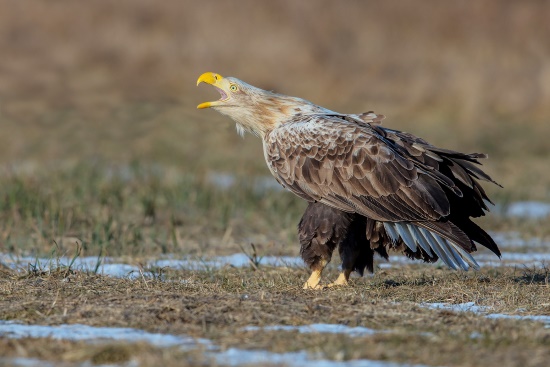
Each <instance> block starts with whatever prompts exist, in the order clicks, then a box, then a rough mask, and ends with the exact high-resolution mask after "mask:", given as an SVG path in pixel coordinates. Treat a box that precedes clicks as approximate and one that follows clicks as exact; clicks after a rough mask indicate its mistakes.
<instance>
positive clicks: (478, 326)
mask: <svg viewBox="0 0 550 367" xmlns="http://www.w3.org/2000/svg"><path fill="white" fill-rule="evenodd" d="M63 274H64V273H57V274H55V273H54V274H50V275H48V276H37V275H33V276H27V277H23V278H21V277H19V276H17V275H16V274H14V273H11V272H4V273H3V274H2V275H1V278H0V294H1V296H2V297H1V298H0V319H3V320H11V319H15V320H19V321H21V322H26V323H32V324H47V325H55V324H59V323H69V324H71V323H84V324H87V325H96V326H122V327H135V328H140V329H145V330H147V331H150V332H160V333H170V334H180V333H184V334H188V335H192V336H195V337H203V338H209V339H212V340H213V342H214V343H215V344H217V345H220V346H221V347H222V349H224V348H228V347H238V348H246V349H250V348H251V349H266V350H269V351H274V352H285V351H296V350H302V349H304V350H307V351H310V352H315V353H321V355H322V356H324V357H325V358H329V359H342V358H343V359H357V358H370V359H382V360H391V361H400V362H407V363H422V364H427V365H448V366H484V365H487V364H495V363H496V364H499V365H503V366H513V365H519V364H521V365H526V366H542V365H544V361H545V360H547V358H548V357H550V354H549V351H550V349H549V348H548V346H549V343H550V331H549V330H548V329H544V327H543V326H541V325H540V324H537V323H533V322H528V321H516V320H492V319H485V318H484V317H482V316H480V315H476V314H473V313H461V314H457V313H453V312H449V311H436V310H429V309H425V308H421V307H419V306H418V304H419V303H422V302H449V303H462V302H471V301H473V302H476V304H478V305H484V306H490V307H492V308H493V310H494V312H506V313H516V312H517V310H518V309H519V308H521V309H525V310H526V314H546V315H548V314H550V292H549V288H548V287H549V283H548V282H549V273H548V271H544V270H542V271H541V270H514V269H508V268H494V269H491V268H488V269H484V270H483V271H482V272H478V273H471V272H470V273H454V272H450V271H447V270H440V269H436V268H433V267H422V266H411V267H405V268H400V269H393V270H385V271H382V272H379V273H378V274H376V275H375V276H374V277H372V278H363V279H356V280H355V281H354V284H353V287H349V288H342V289H334V290H327V291H316V292H314V291H304V290H302V289H301V288H300V286H299V285H300V284H301V282H302V281H303V279H305V276H306V274H305V271H302V270H292V269H281V268H278V269H273V268H260V270H258V271H252V270H246V269H229V268H228V269H222V270H219V271H210V272H190V271H178V272H168V274H167V281H162V282H161V281H157V280H144V279H141V280H124V279H114V278H108V277H101V276H96V275H91V274H83V273H80V272H76V273H72V274H70V275H69V276H63ZM335 275H336V274H335V273H332V274H330V276H335ZM181 280H185V282H181ZM310 323H340V324H345V325H349V326H359V325H360V326H366V327H370V328H374V329H381V330H390V331H391V332H390V333H387V334H379V335H376V336H373V337H360V338H355V337H354V338H350V337H346V336H338V335H326V334H298V333H296V332H261V331H243V330H242V328H243V327H245V326H249V325H257V326H263V325H277V324H279V325H280V324H282V325H303V324H310ZM473 332H476V333H479V334H478V335H481V336H480V338H479V339H475V338H474V339H472V338H471V337H470V336H471V334H472V333H473ZM421 333H429V334H421ZM8 344H10V345H15V344H18V345H19V347H17V348H13V349H11V351H10V352H9V355H12V356H13V355H27V356H38V357H40V358H47V359H52V360H58V359H59V358H68V357H66V356H72V357H74V356H76V357H74V358H76V359H77V360H85V359H89V358H91V357H90V356H92V355H95V353H99V351H101V350H102V348H104V347H92V348H90V347H88V346H87V345H86V344H83V343H69V342H51V341H48V342H47V343H46V345H47V346H46V345H45V344H40V341H36V340H20V341H4V342H3V347H2V348H3V350H8V349H4V347H6V348H7V345H8ZM113 348H118V347H116V345H115V346H114V347H113ZM120 348H122V349H123V350H130V349H132V348H136V347H135V346H132V345H124V343H121V346H120ZM140 349H141V348H140ZM38 350H42V352H38ZM60 350H61V351H62V353H60V352H59V351H60ZM117 353H118V352H117ZM132 355H133V353H132ZM168 355H170V353H163V352H162V351H160V350H157V349H155V348H152V347H146V348H143V350H142V351H141V352H139V353H137V358H138V359H141V358H157V360H162V358H163V357H162V356H168ZM60 356H61V357H60ZM184 357H185V356H182V353H181V352H180V353H175V354H173V359H178V358H184ZM185 358H187V357H185ZM188 358H192V356H189V357H188ZM173 359H172V360H173Z"/></svg>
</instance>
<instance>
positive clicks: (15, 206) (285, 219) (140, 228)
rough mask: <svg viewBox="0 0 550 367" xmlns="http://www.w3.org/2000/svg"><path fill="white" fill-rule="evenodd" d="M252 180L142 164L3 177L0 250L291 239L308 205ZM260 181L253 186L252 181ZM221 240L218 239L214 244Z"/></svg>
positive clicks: (182, 246)
mask: <svg viewBox="0 0 550 367" xmlns="http://www.w3.org/2000/svg"><path fill="white" fill-rule="evenodd" d="M255 185H256V184H255V181H254V180H251V179H250V178H241V179H239V178H236V182H235V185H233V186H232V187H230V188H227V189H223V188H219V187H217V186H216V185H215V183H212V182H211V180H209V179H208V176H207V175H195V174H182V175H178V176H177V177H176V178H174V177H172V178H171V179H170V178H169V177H168V175H167V174H166V172H165V171H163V170H160V169H158V167H157V168H156V169H153V168H150V167H149V168H147V167H143V166H140V165H137V164H134V165H131V166H123V167H121V166H118V167H117V166H110V165H105V164H103V165H102V164H95V165H86V166H78V167H74V168H70V169H65V170H57V171H47V172H46V171H45V172H41V173H36V174H33V175H25V174H13V173H12V174H8V175H2V176H1V177H0V220H1V226H2V232H1V236H2V238H1V240H2V241H1V245H0V250H1V251H4V252H15V253H18V252H19V253H20V252H26V253H29V252H30V253H34V254H38V255H44V254H46V253H48V252H49V251H50V250H51V249H53V248H54V246H55V247H58V249H57V250H58V252H59V253H63V252H65V251H67V250H68V249H72V248H73V247H74V245H75V244H76V243H78V244H79V245H81V247H82V254H83V255H87V256H88V255H97V254H100V253H102V254H104V255H110V256H122V255H131V256H134V257H140V256H149V255H156V254H162V253H188V254H189V253H190V254H203V253H207V252H208V249H209V248H210V247H214V248H215V249H216V250H220V251H221V252H222V253H223V252H228V251H229V252H231V251H232V252H239V246H240V243H246V242H247V240H252V239H254V238H255V237H254V235H259V234H262V235H263V236H264V237H262V238H261V239H262V242H263V243H264V244H266V243H268V242H270V241H271V242H272V241H279V242H280V241H284V242H290V241H292V242H294V238H295V227H296V224H297V222H298V219H299V217H300V215H301V212H302V211H303V209H304V208H305V203H303V202H301V201H299V200H297V199H296V198H294V197H293V196H292V195H291V194H289V193H286V192H279V191H270V190H267V191H265V192H264V191H263V190H258V189H255ZM256 186H257V185H256ZM223 238H225V240H224V241H225V244H226V245H228V247H227V248H226V249H224V248H223V245H224V244H223V243H222V244H220V243H216V242H220V241H222V239H223Z"/></svg>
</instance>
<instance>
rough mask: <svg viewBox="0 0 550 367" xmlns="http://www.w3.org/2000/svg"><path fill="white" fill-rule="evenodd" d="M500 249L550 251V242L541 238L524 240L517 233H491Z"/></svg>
mask: <svg viewBox="0 0 550 367" xmlns="http://www.w3.org/2000/svg"><path fill="white" fill-rule="evenodd" d="M489 234H490V235H491V237H493V239H494V240H495V242H496V243H497V245H498V247H500V248H513V247H520V248H545V249H550V241H543V240H542V239H540V238H529V239H525V238H522V236H521V234H520V233H519V232H516V231H510V232H489Z"/></svg>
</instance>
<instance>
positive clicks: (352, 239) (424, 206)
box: [199, 73, 500, 288]
mask: <svg viewBox="0 0 550 367" xmlns="http://www.w3.org/2000/svg"><path fill="white" fill-rule="evenodd" d="M201 81H205V82H207V83H209V84H212V85H214V86H215V87H217V88H218V89H219V90H220V91H221V93H222V100H220V101H216V102H207V103H206V104H208V105H207V106H206V104H201V105H200V106H199V107H201V106H202V107H214V108H215V109H217V110H218V111H220V112H222V113H224V114H227V115H229V116H230V117H232V118H233V119H234V120H235V121H236V122H237V126H238V127H239V130H240V131H250V132H252V133H254V134H256V135H259V136H260V137H261V138H262V140H263V143H264V144H263V146H264V155H265V159H266V162H267V165H268V167H269V169H270V171H271V173H272V174H273V175H274V176H275V178H276V180H277V181H278V182H279V183H280V184H281V185H282V186H284V187H285V188H287V189H288V190H290V191H292V192H293V193H294V194H296V195H298V196H299V197H301V198H303V199H305V200H307V201H309V202H310V204H309V206H308V208H307V209H306V212H305V213H304V216H303V217H302V220H301V221H300V224H299V239H300V243H301V255H302V257H303V259H304V261H305V262H306V264H307V265H308V266H309V267H310V268H311V269H312V271H313V273H312V276H311V277H310V279H309V280H308V281H307V282H306V284H305V287H311V288H318V287H319V280H320V275H321V272H322V270H323V268H324V267H325V266H326V264H327V263H328V262H329V261H330V258H331V256H332V252H333V251H334V249H335V248H338V251H339V253H340V256H341V258H342V262H343V263H342V274H341V276H340V277H339V278H338V279H337V281H336V282H335V283H333V284H336V285H337V284H346V283H347V280H348V277H349V274H350V273H351V271H353V270H356V271H358V272H359V273H360V274H362V273H363V270H364V269H365V268H367V269H368V270H369V271H371V272H372V271H373V270H374V267H373V254H374V252H377V253H379V254H380V255H381V256H382V257H386V258H387V250H388V249H396V250H400V251H402V252H404V253H405V254H407V256H409V257H411V258H416V259H422V260H424V261H428V262H433V261H436V260H437V259H438V258H440V259H441V260H442V261H443V262H444V263H445V264H447V265H448V266H450V267H451V268H454V269H463V270H467V269H468V268H469V267H470V266H473V267H475V268H477V267H478V265H477V263H476V262H475V259H474V258H473V257H472V256H471V255H470V253H472V252H474V251H476V247H475V244H474V241H475V242H477V243H479V244H481V245H483V246H486V247H487V248H489V249H490V250H491V251H493V252H494V253H495V254H497V255H498V256H500V251H499V249H498V247H497V245H496V244H495V242H494V241H493V240H492V239H491V237H490V236H489V235H488V234H487V233H486V232H485V231H483V230H482V229H481V228H480V227H478V226H477V225H476V224H474V223H473V222H472V221H471V220H470V217H479V216H482V215H484V213H485V210H487V206H486V205H485V203H484V200H486V201H489V198H488V197H487V195H486V194H485V191H484V190H483V188H482V187H481V185H480V184H479V182H478V180H485V181H490V182H493V183H495V182H494V181H493V180H492V179H491V178H490V177H489V176H488V175H487V174H485V173H484V172H483V171H482V170H481V169H480V168H479V167H478V165H479V161H478V159H479V158H485V155H483V154H464V153H460V152H455V151H451V150H446V149H441V148H437V147H435V146H433V145H430V144H429V143H427V142H426V141H424V140H422V139H420V138H417V137H415V136H414V135H412V134H408V133H405V132H400V131H396V130H392V129H387V128H384V127H382V126H380V125H379V124H380V122H381V120H382V119H383V118H384V116H382V115H377V114H375V113H373V112H367V113H364V114H361V115H352V114H340V113H336V112H333V111H330V110H327V109H325V108H323V107H319V106H316V105H314V104H312V103H310V102H308V101H305V100H302V99H299V98H294V97H288V96H282V95H277V94H275V93H272V92H267V91H263V90H261V89H258V88H255V87H252V86H250V85H248V84H246V83H244V82H241V81H240V80H238V79H235V78H222V77H221V76H219V75H217V74H212V73H206V74H203V75H202V76H201V78H199V82H201ZM202 107H201V108H202Z"/></svg>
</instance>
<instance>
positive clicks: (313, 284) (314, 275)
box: [304, 261, 328, 289]
mask: <svg viewBox="0 0 550 367" xmlns="http://www.w3.org/2000/svg"><path fill="white" fill-rule="evenodd" d="M327 264H328V262H325V261H319V262H318V263H317V264H316V266H315V267H314V268H313V269H312V272H311V275H310V276H309V279H308V280H307V281H306V282H305V283H304V289H322V288H323V287H322V286H320V285H319V282H320V281H321V273H322V272H323V269H324V268H325V266H326V265H327Z"/></svg>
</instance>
